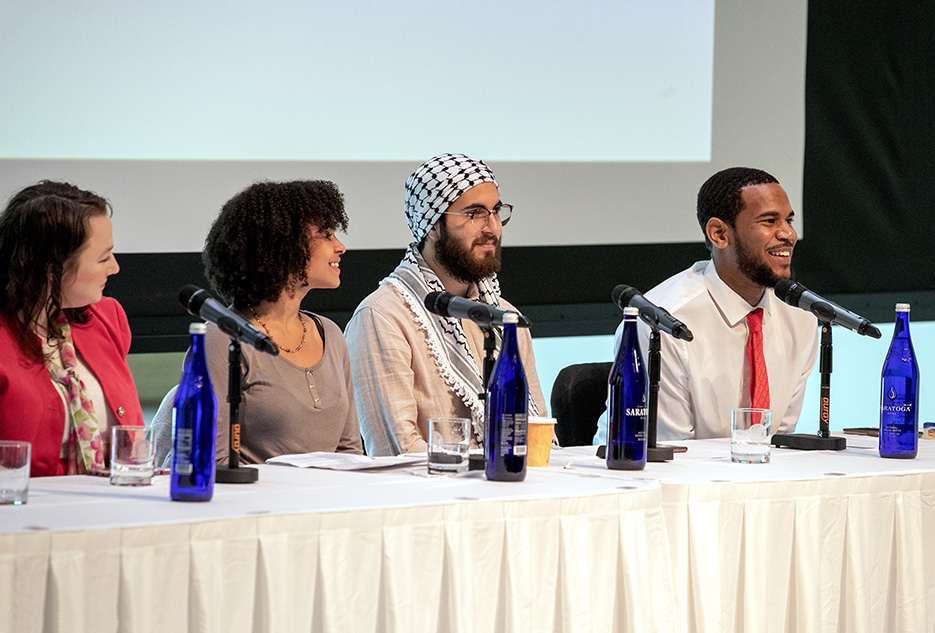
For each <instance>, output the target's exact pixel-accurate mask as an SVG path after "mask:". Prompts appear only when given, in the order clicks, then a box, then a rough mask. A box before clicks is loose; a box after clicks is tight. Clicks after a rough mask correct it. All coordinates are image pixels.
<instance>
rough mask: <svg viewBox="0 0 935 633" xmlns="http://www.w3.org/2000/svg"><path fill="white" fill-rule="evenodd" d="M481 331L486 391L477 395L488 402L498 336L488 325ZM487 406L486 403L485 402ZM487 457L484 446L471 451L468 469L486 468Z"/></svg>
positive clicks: (482, 327) (482, 400)
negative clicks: (473, 451)
mask: <svg viewBox="0 0 935 633" xmlns="http://www.w3.org/2000/svg"><path fill="white" fill-rule="evenodd" d="M478 327H480V329H481V331H482V332H483V333H484V364H483V367H484V376H483V387H484V391H482V392H480V393H479V394H477V397H478V398H480V400H481V402H484V403H486V401H487V383H488V382H490V374H492V373H493V366H494V363H496V361H497V359H496V358H494V352H496V351H497V337H496V336H494V332H493V327H492V326H491V327H486V326H483V325H478ZM485 408H486V404H485ZM485 459H486V457H485V456H484V451H483V447H482V450H481V452H480V453H470V454H469V455H468V464H469V466H468V469H469V470H484V465H485V464H484V461H485Z"/></svg>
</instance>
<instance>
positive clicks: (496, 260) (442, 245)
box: [435, 222, 500, 284]
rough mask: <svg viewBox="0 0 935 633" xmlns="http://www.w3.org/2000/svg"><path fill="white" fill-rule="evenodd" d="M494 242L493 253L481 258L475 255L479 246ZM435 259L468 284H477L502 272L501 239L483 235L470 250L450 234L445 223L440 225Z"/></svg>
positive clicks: (456, 277) (472, 244) (451, 273)
mask: <svg viewBox="0 0 935 633" xmlns="http://www.w3.org/2000/svg"><path fill="white" fill-rule="evenodd" d="M488 242H493V244H494V245H495V246H496V248H494V250H493V251H492V252H485V253H484V254H483V256H481V257H480V258H478V257H476V256H475V255H474V253H473V247H474V246H475V245H478V244H486V243H488ZM435 257H436V258H437V259H438V263H440V264H441V265H442V266H444V267H445V270H447V271H448V273H449V274H450V275H451V276H452V277H454V278H455V279H457V280H458V281H462V282H464V283H466V284H476V283H477V282H478V281H480V280H481V279H484V278H485V277H490V276H491V275H493V274H494V273H495V272H497V271H498V270H500V238H498V237H496V236H493V235H485V234H481V235H480V236H479V237H478V238H477V239H476V240H474V241H473V242H472V243H471V246H470V247H468V248H465V247H463V246H462V245H461V244H460V242H458V241H457V240H456V239H454V238H453V237H452V236H451V234H449V233H448V229H447V227H445V223H444V222H440V223H439V231H438V241H437V242H435Z"/></svg>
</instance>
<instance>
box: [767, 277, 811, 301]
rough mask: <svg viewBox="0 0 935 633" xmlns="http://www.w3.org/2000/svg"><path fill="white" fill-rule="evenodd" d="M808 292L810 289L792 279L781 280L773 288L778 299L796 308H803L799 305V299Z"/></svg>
mask: <svg viewBox="0 0 935 633" xmlns="http://www.w3.org/2000/svg"><path fill="white" fill-rule="evenodd" d="M806 290H808V288H806V287H805V286H803V285H802V284H800V283H799V282H797V281H792V280H791V279H780V280H779V281H777V282H776V285H775V286H774V287H773V292H775V293H776V296H777V297H779V298H780V299H781V300H782V301H785V302H786V303H788V304H789V305H791V306H793V307H796V308H799V307H803V306H800V305H799V299H800V298H801V297H802V294H803V293H805V291H806Z"/></svg>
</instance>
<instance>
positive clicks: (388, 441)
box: [344, 284, 546, 456]
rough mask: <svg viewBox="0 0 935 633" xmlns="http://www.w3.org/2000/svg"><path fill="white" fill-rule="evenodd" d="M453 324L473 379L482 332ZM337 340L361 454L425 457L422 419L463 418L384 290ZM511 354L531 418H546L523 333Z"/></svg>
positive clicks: (407, 314) (396, 297)
mask: <svg viewBox="0 0 935 633" xmlns="http://www.w3.org/2000/svg"><path fill="white" fill-rule="evenodd" d="M500 301H501V307H503V308H505V309H510V310H516V308H514V307H513V306H512V305H510V304H509V303H507V302H506V301H504V300H503V299H501V300H500ZM461 325H462V326H463V327H464V334H465V336H466V337H467V340H468V345H469V346H470V348H471V353H472V354H473V356H474V361H475V363H476V364H477V372H478V375H480V374H481V372H482V370H483V369H482V365H483V354H484V351H483V350H484V335H483V332H481V329H480V328H479V327H478V326H477V325H476V324H474V323H473V322H472V321H470V320H468V319H462V320H461ZM344 334H345V338H346V339H347V350H348V353H349V354H350V358H351V371H352V374H353V378H354V400H355V402H356V403H357V419H358V422H359V423H360V433H361V435H362V436H363V438H364V447H365V448H366V451H367V454H368V455H374V456H376V455H397V454H399V453H417V452H422V451H425V450H426V439H427V437H428V425H429V418H433V417H458V418H468V419H470V418H471V412H470V410H469V409H468V407H467V406H466V405H465V404H464V402H463V401H462V400H461V398H460V397H459V396H458V395H457V394H456V393H455V392H454V391H452V389H451V388H450V387H449V386H448V385H447V384H445V381H444V379H443V378H442V377H441V374H440V373H439V370H438V368H437V367H436V366H435V359H434V358H433V357H432V355H431V354H430V353H429V350H428V346H427V344H426V339H425V333H424V332H423V331H422V330H420V329H419V326H418V325H416V322H415V319H414V317H413V314H412V311H411V310H410V308H409V306H407V305H406V302H405V300H404V299H403V297H402V296H401V295H400V294H399V293H398V292H396V291H395V290H394V289H393V287H392V286H391V285H389V284H384V285H382V286H380V287H379V288H378V289H377V290H376V291H374V292H373V293H372V294H371V295H370V296H368V297H367V298H366V299H364V300H363V302H361V304H360V305H359V306H358V307H357V310H356V311H355V312H354V316H353V317H351V320H350V322H349V323H348V324H347V328H345V330H344ZM519 352H520V357H521V358H522V361H523V368H524V369H525V371H526V378H527V380H528V381H529V395H530V398H532V399H533V400H535V402H536V407H537V408H538V410H539V415H546V405H545V399H544V397H543V395H542V389H541V388H540V386H539V377H538V375H537V374H536V362H535V358H534V357H533V353H532V338H531V337H530V335H529V330H528V329H522V328H521V329H520V330H519Z"/></svg>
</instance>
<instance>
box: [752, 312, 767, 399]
mask: <svg viewBox="0 0 935 633" xmlns="http://www.w3.org/2000/svg"><path fill="white" fill-rule="evenodd" d="M747 325H748V326H749V328H750V336H749V337H748V338H747V361H748V364H749V365H750V406H751V407H753V408H754V409H769V376H767V375H766V358H765V357H764V356H763V308H757V309H756V310H754V311H753V312H751V313H750V314H748V315H747Z"/></svg>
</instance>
